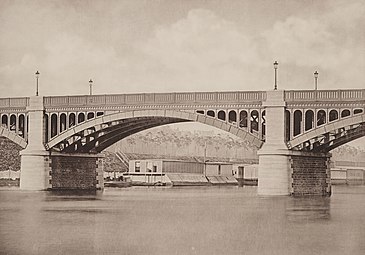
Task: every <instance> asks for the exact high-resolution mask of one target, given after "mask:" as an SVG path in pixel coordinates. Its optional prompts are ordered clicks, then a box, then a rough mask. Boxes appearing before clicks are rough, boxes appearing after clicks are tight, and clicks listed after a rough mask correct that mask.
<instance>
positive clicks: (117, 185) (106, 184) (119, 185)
mask: <svg viewBox="0 0 365 255" xmlns="http://www.w3.org/2000/svg"><path fill="white" fill-rule="evenodd" d="M131 186H132V183H131V182H129V181H106V182H104V187H113V188H114V187H115V188H128V187H131Z"/></svg>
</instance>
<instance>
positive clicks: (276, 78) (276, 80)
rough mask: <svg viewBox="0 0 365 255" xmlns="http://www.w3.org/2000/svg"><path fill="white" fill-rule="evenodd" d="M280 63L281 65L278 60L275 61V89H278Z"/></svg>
mask: <svg viewBox="0 0 365 255" xmlns="http://www.w3.org/2000/svg"><path fill="white" fill-rule="evenodd" d="M278 65H279V63H278V62H277V61H275V62H274V70H275V85H274V90H277V89H278V74H277V70H278Z"/></svg>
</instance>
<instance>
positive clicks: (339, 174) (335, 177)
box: [331, 167, 347, 184]
mask: <svg viewBox="0 0 365 255" xmlns="http://www.w3.org/2000/svg"><path fill="white" fill-rule="evenodd" d="M346 175H347V170H346V169H344V168H337V167H336V168H334V167H333V168H331V184H346V179H347V178H346Z"/></svg>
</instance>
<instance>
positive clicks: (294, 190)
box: [258, 150, 331, 196]
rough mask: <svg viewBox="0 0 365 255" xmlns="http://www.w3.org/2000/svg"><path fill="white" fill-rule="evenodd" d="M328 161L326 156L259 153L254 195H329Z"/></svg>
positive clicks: (302, 153) (293, 152) (324, 154)
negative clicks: (257, 180)
mask: <svg viewBox="0 0 365 255" xmlns="http://www.w3.org/2000/svg"><path fill="white" fill-rule="evenodd" d="M330 158H331V154H329V153H313V152H301V151H290V150H277V151H276V153H275V152H274V151H271V152H268V151H261V152H259V173H258V176H259V183H258V194H259V195H264V196H272V195H292V196H330V195H331V176H330V173H331V172H330Z"/></svg>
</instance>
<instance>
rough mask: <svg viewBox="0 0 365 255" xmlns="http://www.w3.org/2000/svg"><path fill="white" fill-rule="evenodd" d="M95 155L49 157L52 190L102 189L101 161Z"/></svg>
mask: <svg viewBox="0 0 365 255" xmlns="http://www.w3.org/2000/svg"><path fill="white" fill-rule="evenodd" d="M99 158H100V155H95V154H64V153H52V155H51V163H50V164H51V167H52V170H51V177H50V179H51V181H50V182H51V186H50V188H51V189H52V190H65V189H66V190H76V189H80V190H96V189H103V188H104V178H103V168H102V161H101V160H100V159H99Z"/></svg>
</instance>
